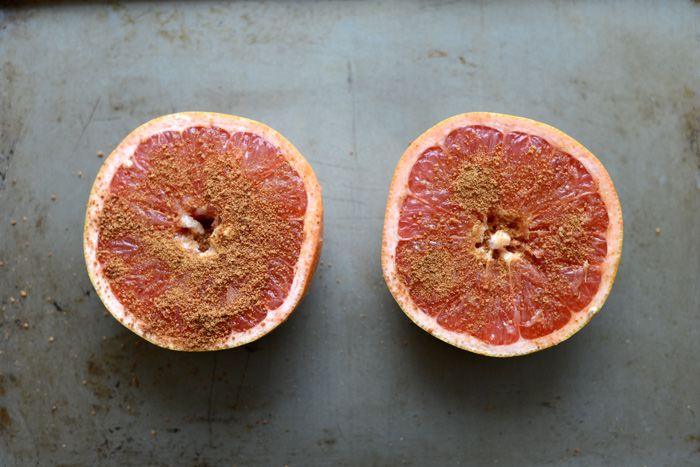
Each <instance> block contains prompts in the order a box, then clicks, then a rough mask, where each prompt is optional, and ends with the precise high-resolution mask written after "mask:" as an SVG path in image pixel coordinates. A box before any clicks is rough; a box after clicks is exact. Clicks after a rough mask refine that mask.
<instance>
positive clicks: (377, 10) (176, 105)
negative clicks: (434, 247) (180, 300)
mask: <svg viewBox="0 0 700 467" xmlns="http://www.w3.org/2000/svg"><path fill="white" fill-rule="evenodd" d="M0 25H2V29H0V80H1V81H0V83H1V85H0V109H1V110H0V195H1V196H2V197H1V198H0V261H2V266H1V267H0V308H1V310H2V311H1V312H0V350H1V351H2V354H0V372H1V373H2V374H1V375H0V464H2V465H6V466H15V465H22V466H23V465H49V464H51V465H98V464H99V465H146V464H153V465H231V464H236V465H300V466H302V465H398V464H405V465H490V464H496V463H497V464H499V465H514V464H519V465H559V464H565V465H638V466H641V465H698V464H700V420H699V418H698V417H699V416H700V384H698V381H699V379H698V378H699V376H700V371H699V365H698V355H699V354H700V336H699V335H698V328H699V324H700V323H699V319H698V312H699V310H700V286H699V285H698V283H699V280H700V279H699V277H700V272H699V269H700V241H698V234H699V233H700V217H699V216H700V215H699V213H700V143H699V133H700V96H699V95H700V84H699V82H700V7H699V6H698V5H697V3H694V2H691V1H675V2H615V5H606V4H603V3H590V2H589V3H579V2H569V1H554V2H548V1H535V2H529V3H527V4H526V5H521V4H520V3H519V2H493V3H489V2H485V1H484V2H427V1H425V2H419V1H410V2H398V1H387V2H382V3H381V4H379V3H374V2H303V1H299V2H254V3H248V2H233V3H230V2H211V3H205V2H172V3H169V2H152V3H150V2H133V3H132V2H110V3H95V4H93V3H81V2H68V3H52V2H32V3H31V4H27V5H19V6H17V5H15V6H7V5H5V6H3V7H2V10H0ZM185 110H208V111H218V112H224V113H232V114H237V115H242V116H246V117H249V118H253V119H256V120H259V121H262V122H265V123H267V124H268V125H270V126H272V127H273V128H275V129H277V130H278V131H280V132H281V133H282V134H283V135H285V136H286V137H287V138H288V139H289V140H290V141H292V143H293V144H295V145H296V146H297V147H298V148H299V150H300V151H301V152H302V153H303V154H304V155H305V156H306V157H307V159H308V160H309V162H310V163H311V165H312V166H313V168H314V169H315V171H316V173H317V175H318V178H319V180H320V182H321V184H322V185H323V187H324V191H323V194H324V203H325V207H326V240H325V244H324V250H323V257H322V260H323V261H324V264H323V266H322V267H321V268H320V270H319V271H318V273H317V275H316V277H315V279H314V282H313V285H312V287H311V289H310V292H309V295H308V296H307V298H306V299H305V301H304V302H303V304H302V306H301V307H300V308H299V309H298V311H297V312H296V313H295V314H294V315H293V316H292V317H291V318H290V319H289V321H288V322H287V323H285V324H284V325H282V326H281V327H280V328H279V329H278V330H276V331H275V332H273V333H272V334H270V335H268V336H266V337H264V338H263V339H262V340H260V341H258V342H256V343H254V344H251V345H248V346H245V347H244V348H239V349H234V350H230V351H225V352H219V353H210V354H196V355H193V354H182V353H174V352H170V351H166V350H162V349H160V348H156V347H154V346H152V345H150V344H148V343H146V342H144V341H141V340H140V339H139V338H137V337H136V336H134V335H132V334H131V333H130V332H129V331H127V330H126V329H125V328H123V327H122V326H121V325H120V324H118V323H117V322H116V321H115V320H114V319H113V318H111V317H105V316H104V315H103V313H104V311H105V309H104V307H103V306H102V304H101V303H100V301H99V299H98V298H97V297H96V295H95V292H94V290H93V289H92V287H91V285H90V281H89V279H88V277H87V274H86V271H85V267H84V264H83V259H82V244H81V234H82V226H83V220H84V218H83V217H84V209H85V205H86V201H87V197H88V193H89V190H90V187H91V184H92V181H93V178H94V176H95V175H96V173H97V171H98V169H99V168H100V164H101V163H102V161H103V159H100V158H98V157H97V155H96V154H97V152H98V151H104V152H105V153H109V151H110V149H111V148H113V147H114V146H115V145H116V144H117V143H118V142H119V141H120V140H121V139H122V138H123V137H124V136H126V135H127V134H128V133H129V132H130V131H131V130H132V129H134V128H135V127H137V126H138V125H140V124H141V123H144V122H146V121H147V120H149V119H151V118H154V117H157V116H160V115H163V114H167V113H171V112H176V111H185ZM475 110H489V111H496V112H503V113H509V114H515V115H521V116H526V117H530V118H534V119H536V120H540V121H543V122H546V123H549V124H551V125H553V126H555V127H558V128H559V129H561V130H563V131H565V132H567V133H569V134H570V135H572V136H573V137H575V138H576V139H578V140H579V141H581V142H582V143H583V144H584V145H586V146H587V147H588V148H589V149H590V150H591V151H592V152H593V153H594V154H596V155H597V156H598V157H599V158H600V159H601V161H602V162H603V163H604V164H605V165H606V167H607V169H608V170H609V172H610V175H611V176H612V178H613V180H614V182H615V184H616V187H617V189H618V193H619V196H620V199H621V202H622V207H623V213H624V216H625V246H624V251H623V258H622V263H621V267H620V270H619V274H618V279H617V282H616V284H615V286H614V288H613V291H612V294H611V296H610V298H609V300H608V302H607V304H606V305H605V307H604V308H603V310H602V311H601V312H600V313H599V315H598V316H596V317H595V318H594V319H593V321H592V322H591V323H590V324H589V325H588V326H587V327H586V328H585V329H584V330H582V331H581V332H580V333H579V334H577V335H576V336H574V337H573V338H571V339H570V340H568V341H567V342H565V343H563V344H561V345H560V346H558V347H556V348H553V349H549V350H546V351H543V352H540V353H537V354H534V355H530V356H526V357H520V358H513V359H506V360H498V359H491V358H486V357H481V356H477V355H472V354H469V353H467V352H464V351H461V350H458V349H456V348H453V347H450V346H449V345H447V344H444V343H442V342H440V341H438V340H437V339H435V338H433V337H431V336H429V335H428V334H427V333H425V332H423V331H422V330H420V329H418V328H417V327H416V326H415V325H413V324H412V323H411V322H410V321H409V320H408V319H407V318H406V317H405V316H404V315H403V313H402V312H401V311H400V310H399V308H398V307H397V306H396V304H395V302H394V301H393V299H392V297H391V295H390V294H389V292H388V291H387V289H386V287H385V285H384V283H383V280H382V277H381V271H380V260H379V252H380V237H381V228H382V222H383V214H384V205H385V200H386V196H387V193H388V188H389V184H390V181H391V177H392V173H393V170H394V168H395V166H396V163H397V161H398V159H399V157H400V156H401V154H402V153H403V151H404V149H405V148H406V147H407V146H408V144H409V143H410V142H411V141H412V140H413V139H414V138H415V137H417V136H418V135H419V134H421V133H422V132H423V131H424V130H426V129H427V128H429V127H430V126H432V125H433V124H435V123H437V122H438V121H440V120H442V119H444V118H446V117H449V116H452V115H454V114H457V113H462V112H467V111H475ZM52 195H55V197H56V199H55V200H52ZM25 218H26V220H25ZM13 220H14V221H16V224H15V225H12V224H11V221H13ZM656 228H659V229H660V232H659V233H656V231H655V229H656ZM21 290H25V291H27V292H28V294H27V296H26V297H24V298H23V297H21V296H20V291H21ZM47 297H51V299H52V301H51V302H48V301H47ZM13 300H14V301H13ZM24 323H26V324H27V326H28V327H27V328H25V327H24ZM51 338H53V340H52V341H51ZM54 407H55V408H54ZM152 430H155V435H153V433H154V432H153V431H152Z"/></svg>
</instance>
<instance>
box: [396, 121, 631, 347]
mask: <svg viewBox="0 0 700 467" xmlns="http://www.w3.org/2000/svg"><path fill="white" fill-rule="evenodd" d="M621 250H622V212H621V209H620V203H619V200H618V197H617V193H616V192H615V188H614V186H613V183H612V181H611V180H610V177H609V175H608V173H607V172H606V170H605V168H604V167H603V165H602V164H601V163H600V161H598V159H596V158H595V156H593V154H591V153H590V152H589V151H588V150H586V148H584V147H583V146H582V145H581V144H579V143H578V142H576V141H575V140H574V139H572V138H571V137H569V136H567V135H565V134H564V133H562V132H560V131H559V130H556V129H555V128H552V127H550V126H548V125H545V124H542V123H538V122H535V121H532V120H528V119H524V118H519V117H512V116H508V115H500V114H493V113H469V114H462V115H457V116H455V117H452V118H450V119H447V120H445V121H443V122H441V123H439V124H437V125H436V126H434V127H433V128H431V129H430V130H428V131H427V132H425V133H424V134H423V135H421V136H420V137H419V138H418V139H417V140H416V141H414V142H413V143H412V144H411V145H410V147H409V148H408V149H407V150H406V152H405V153H404V155H403V157H402V158H401V160H400V162H399V164H398V167H397V169H396V172H395V174H394V179H393V181H392V184H391V189H390V193H389V200H388V203H387V210H386V217H385V221H384V235H383V243H382V267H383V272H384V277H385V279H386V282H387V285H388V287H389V290H390V291H391V293H392V295H393V296H394V298H395V299H396V301H397V302H398V304H399V306H400V307H401V308H402V309H403V311H404V312H405V313H406V315H408V317H409V318H411V319H412V320H413V321H414V322H415V323H416V324H417V325H418V326H420V327H421V328H423V329H425V330H426V331H428V332H429V333H431V334H433V335H434V336H436V337H438V338H439V339H442V340H443V341H445V342H448V343H450V344H452V345H455V346H457V347H460V348H462V349H465V350H469V351H472V352H476V353H480V354H484V355H490V356H497V357H507V356H514V355H522V354H527V353H530V352H534V351H537V350H540V349H544V348H547V347H550V346H553V345H556V344H558V343H560V342H562V341H563V340H565V339H567V338H569V337H570V336H571V335H573V334H574V333H576V332H577V331H578V330H580V329H581V328H582V327H583V326H584V325H585V324H586V323H588V321H589V320H590V319H591V318H592V317H593V316H594V315H595V314H596V313H597V312H598V310H600V308H601V306H602V305H603V303H604V302H605V299H606V298H607V296H608V294H609V292H610V289H611V287H612V284H613V281H614V279H615V273H616V271H617V266H618V263H619V261H620V254H621Z"/></svg>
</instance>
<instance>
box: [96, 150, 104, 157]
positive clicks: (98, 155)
mask: <svg viewBox="0 0 700 467" xmlns="http://www.w3.org/2000/svg"><path fill="white" fill-rule="evenodd" d="M104 155H105V153H104V152H102V151H97V157H102V156H104Z"/></svg>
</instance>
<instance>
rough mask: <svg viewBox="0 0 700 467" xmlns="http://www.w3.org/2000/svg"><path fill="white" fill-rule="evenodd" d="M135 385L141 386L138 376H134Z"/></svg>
mask: <svg viewBox="0 0 700 467" xmlns="http://www.w3.org/2000/svg"><path fill="white" fill-rule="evenodd" d="M134 387H135V388H137V387H139V380H138V378H137V377H136V376H134Z"/></svg>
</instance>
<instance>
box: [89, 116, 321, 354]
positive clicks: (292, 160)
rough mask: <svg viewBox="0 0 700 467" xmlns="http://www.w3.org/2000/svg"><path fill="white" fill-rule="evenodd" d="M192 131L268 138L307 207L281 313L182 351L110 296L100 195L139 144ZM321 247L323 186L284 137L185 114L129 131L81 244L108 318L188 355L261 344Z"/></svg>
mask: <svg viewBox="0 0 700 467" xmlns="http://www.w3.org/2000/svg"><path fill="white" fill-rule="evenodd" d="M193 126H199V127H207V126H211V127H217V128H221V129H223V130H225V131H227V132H229V133H230V134H234V133H236V132H250V133H254V134H257V135H259V136H261V137H262V138H264V139H266V140H267V141H268V142H269V143H270V144H272V145H273V146H275V147H277V148H278V149H279V150H280V152H281V154H282V155H283V156H284V157H285V159H286V160H287V162H289V164H290V165H291V166H292V167H293V168H294V170H296V172H297V173H298V174H299V176H300V177H301V179H302V181H303V184H304V188H305V190H306V193H307V208H306V214H305V215H304V241H303V243H302V246H301V250H300V253H299V260H298V261H297V264H296V266H295V273H294V279H293V282H292V285H291V287H290V290H289V294H288V295H287V298H286V299H285V301H284V303H283V304H282V305H281V306H280V307H279V308H277V309H274V310H270V311H268V313H267V316H266V318H265V319H264V320H263V321H262V322H260V323H259V324H257V325H256V326H253V327H252V328H250V329H247V330H245V331H242V332H236V333H232V334H230V335H229V336H228V337H227V338H225V339H223V340H219V341H216V342H215V343H213V344H212V345H210V346H208V347H206V348H198V349H182V348H180V347H178V345H177V344H176V343H175V342H174V341H173V340H171V339H169V338H167V337H164V336H162V335H159V334H155V333H149V332H147V331H146V330H145V327H144V323H143V322H142V321H141V320H139V319H138V318H136V317H134V316H133V315H132V314H130V313H128V312H127V310H126V309H125V307H124V306H123V305H122V304H121V303H120V301H119V300H118V299H117V297H116V295H115V294H114V293H113V292H112V289H111V286H110V284H109V282H108V281H107V280H106V279H105V278H104V276H105V275H104V271H103V268H102V265H101V264H100V263H99V261H98V260H97V245H98V238H99V224H98V222H99V218H100V213H101V212H102V210H103V208H104V204H105V201H106V197H105V196H103V194H104V193H107V192H108V190H109V185H110V183H111V181H112V178H113V177H114V175H115V173H116V172H117V170H118V169H119V168H120V167H121V166H127V167H128V166H129V165H130V164H131V160H130V157H131V156H132V155H133V154H134V151H135V150H136V148H137V147H138V145H139V144H140V143H141V142H142V141H144V140H146V139H148V138H149V137H151V136H153V135H156V134H158V133H161V132H163V131H183V130H185V129H187V128H191V127H193ZM322 244H323V203H322V199H321V187H320V185H319V184H318V181H317V179H316V175H315V174H314V171H313V170H312V168H311V166H310V165H309V163H308V162H307V161H306V159H304V157H303V156H302V155H301V153H299V151H298V150H297V149H296V148H295V147H294V146H293V145H292V144H291V143H290V142H289V141H287V139H286V138H284V137H283V136H282V135H281V134H279V133H278V132H277V131H275V130H273V129H272V128H270V127H268V126H267V125H264V124H262V123H260V122H256V121H254V120H250V119H247V118H243V117H237V116H232V115H225V114H218V113H210V112H183V113H176V114H171V115H165V116H163V117H159V118H156V119H154V120H151V121H149V122H147V123H145V124H143V125H141V126H140V127H138V128H137V129H136V130H134V131H133V132H131V133H130V134H129V135H128V136H127V137H126V138H125V139H124V140H123V141H122V142H121V143H120V144H119V145H118V146H117V147H116V148H115V149H114V151H112V153H111V154H110V155H109V157H108V158H107V159H106V160H105V162H104V164H103V165H102V168H101V169H100V171H99V172H98V174H97V177H96V179H95V183H94V184H93V187H92V190H91V192H90V198H89V201H88V207H87V212H86V216H85V235H84V239H83V246H84V253H85V261H86V264H87V269H88V275H89V276H90V281H91V282H92V284H93V286H94V287H95V290H96V291H97V294H98V296H99V297H100V299H101V300H102V302H103V303H104V305H105V306H106V308H107V310H108V311H109V312H110V313H111V314H112V316H114V317H115V318H116V319H117V320H118V321H119V322H120V323H122V324H123V325H124V326H125V327H127V328H128V329H130V330H131V331H133V332H134V333H135V334H137V335H139V336H140V337H142V338H144V339H146V340H147V341H149V342H151V343H153V344H155V345H158V346H160V347H164V348H167V349H171V350H188V351H210V350H223V349H229V348H233V347H238V346H240V345H244V344H247V343H250V342H253V341H255V340H257V339H259V338H260V337H262V336H264V335H265V334H267V333H269V332H270V331H272V330H273V329H275V328H276V327H277V326H279V325H280V324H281V323H282V322H284V321H285V320H286V319H287V318H288V317H289V315H290V314H291V313H292V312H293V311H294V309H295V308H296V307H297V305H298V304H299V302H301V299H302V298H303V297H304V295H305V294H306V292H307V290H308V287H309V285H310V284H311V279H312V277H313V274H314V272H315V271H316V267H317V266H318V261H319V258H320V256H321V247H322Z"/></svg>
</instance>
